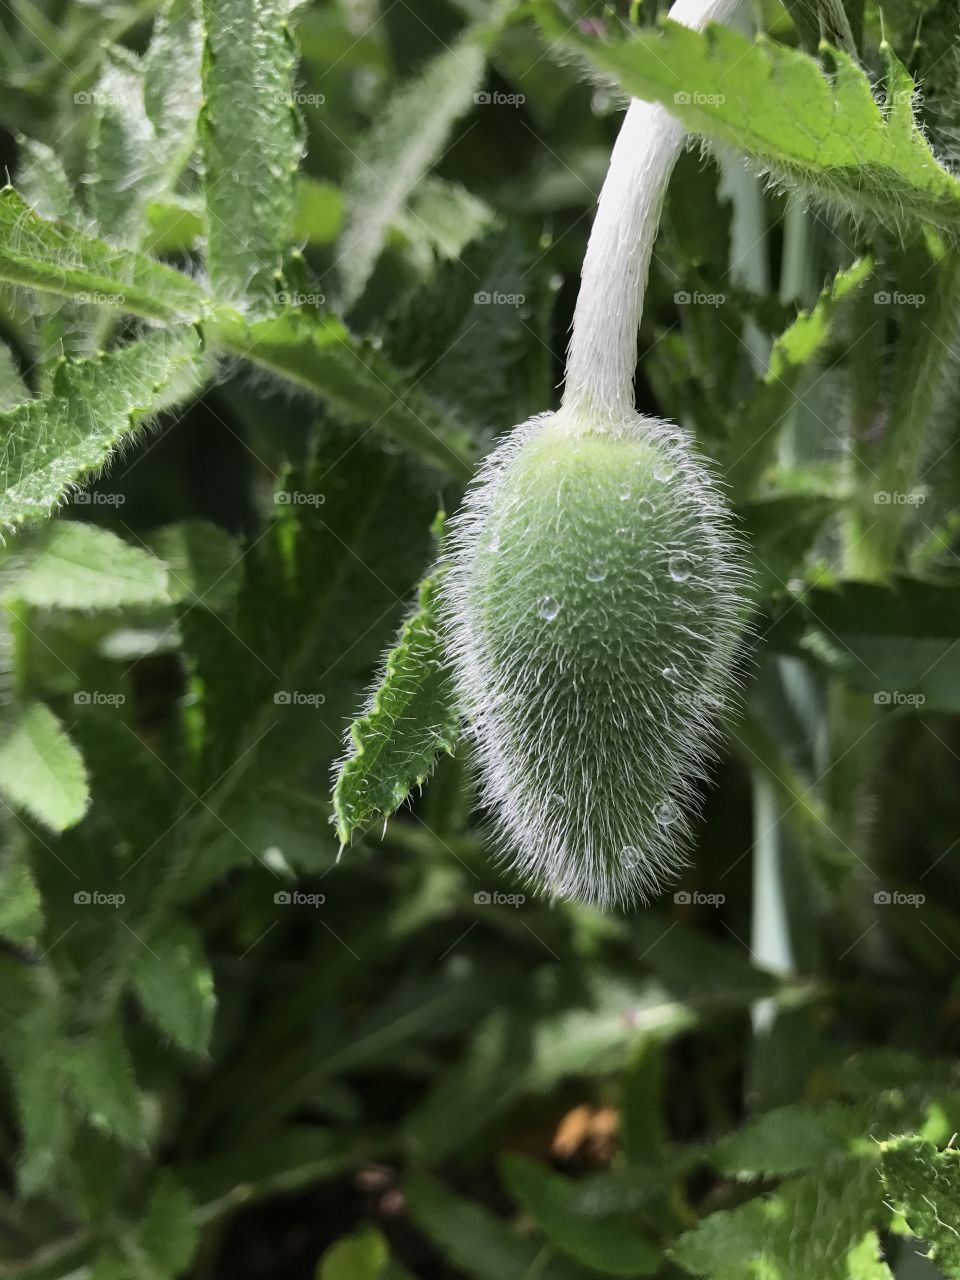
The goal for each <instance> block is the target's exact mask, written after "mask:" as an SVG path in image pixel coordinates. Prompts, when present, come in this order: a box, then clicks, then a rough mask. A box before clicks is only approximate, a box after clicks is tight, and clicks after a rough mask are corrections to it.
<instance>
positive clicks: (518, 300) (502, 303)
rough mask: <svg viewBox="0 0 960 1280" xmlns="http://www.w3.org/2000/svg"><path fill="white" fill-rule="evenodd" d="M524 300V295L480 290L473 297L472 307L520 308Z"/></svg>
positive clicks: (525, 298) (495, 290)
mask: <svg viewBox="0 0 960 1280" xmlns="http://www.w3.org/2000/svg"><path fill="white" fill-rule="evenodd" d="M526 300H527V295H526V294H525V293H501V292H500V291H499V290H497V289H494V291H493V292H492V293H488V292H487V290H486V289H481V290H480V292H479V293H475V294H474V295H473V302H474V306H477V307H522V306H523V304H524V303H525V302H526Z"/></svg>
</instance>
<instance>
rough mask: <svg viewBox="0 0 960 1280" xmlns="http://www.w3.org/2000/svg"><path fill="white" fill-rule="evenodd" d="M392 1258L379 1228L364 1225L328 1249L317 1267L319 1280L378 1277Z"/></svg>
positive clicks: (375, 1278) (362, 1279) (370, 1279)
mask: <svg viewBox="0 0 960 1280" xmlns="http://www.w3.org/2000/svg"><path fill="white" fill-rule="evenodd" d="M389 1257H390V1251H389V1248H388V1246H387V1242H386V1240H385V1239H384V1236H383V1234H382V1233H381V1232H380V1231H378V1230H377V1228H376V1227H365V1228H364V1229H363V1230H361V1231H358V1232H357V1233H356V1235H352V1236H347V1237H345V1239H343V1240H338V1241H337V1243H336V1244H332V1245H331V1246H330V1248H329V1249H327V1251H326V1252H325V1253H324V1255H323V1257H322V1258H321V1259H320V1265H319V1266H318V1267H317V1280H378V1277H380V1276H382V1275H383V1272H384V1268H385V1267H386V1265H387V1262H388V1261H389Z"/></svg>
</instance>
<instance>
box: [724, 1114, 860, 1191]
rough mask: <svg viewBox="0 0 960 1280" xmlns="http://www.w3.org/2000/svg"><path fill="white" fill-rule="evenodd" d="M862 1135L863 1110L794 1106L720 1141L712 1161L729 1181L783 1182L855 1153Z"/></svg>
mask: <svg viewBox="0 0 960 1280" xmlns="http://www.w3.org/2000/svg"><path fill="white" fill-rule="evenodd" d="M866 1131H867V1118H866V1116H865V1115H864V1114H863V1113H862V1112H861V1111H858V1110H855V1109H853V1108H851V1107H842V1106H840V1105H839V1104H838V1103H831V1104H828V1105H827V1106H824V1107H819V1108H815V1107H812V1106H810V1105H809V1104H808V1103H805V1102H798V1103H796V1104H795V1105H793V1106H787V1107H779V1108H777V1109H776V1110H774V1111H768V1112H765V1113H764V1114H763V1115H761V1116H758V1117H757V1118H756V1119H754V1120H752V1121H751V1122H750V1123H748V1124H747V1125H745V1126H744V1128H742V1129H740V1130H739V1131H738V1132H736V1133H732V1134H729V1135H728V1136H726V1137H724V1138H721V1139H720V1141H719V1142H717V1143H716V1144H715V1145H714V1147H713V1148H712V1150H711V1152H710V1161H711V1163H712V1164H714V1165H715V1166H716V1168H718V1169H719V1170H720V1171H721V1172H722V1173H726V1174H729V1175H730V1176H732V1177H737V1178H746V1179H752V1178H759V1177H762V1176H764V1175H768V1176H771V1177H779V1178H782V1177H786V1176H787V1175H788V1174H791V1173H799V1172H801V1171H806V1170H811V1169H812V1170H817V1169H820V1168H822V1167H823V1166H824V1164H825V1163H826V1162H827V1161H828V1160H832V1159H834V1158H835V1157H836V1156H838V1155H853V1154H856V1152H857V1149H858V1147H860V1146H862V1145H863V1144H864V1143H865V1142H867V1141H868V1140H867V1139H866V1138H865V1137H864V1135H865V1133H866Z"/></svg>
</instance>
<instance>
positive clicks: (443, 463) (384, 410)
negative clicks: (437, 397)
mask: <svg viewBox="0 0 960 1280" xmlns="http://www.w3.org/2000/svg"><path fill="white" fill-rule="evenodd" d="M219 332H220V338H221V340H222V341H223V342H224V344H225V345H226V346H227V348H228V349H229V350H230V351H232V352H234V353H235V354H237V355H240V356H244V357H246V358H247V359H249V360H252V361H254V362H255V363H256V364H258V365H261V366H262V367H263V368H265V369H270V370H272V371H273V372H275V373H279V374H282V375H283V377H285V378H288V379H290V380H291V381H292V382H295V383H297V384H298V385H299V386H302V387H306V388H307V389H309V390H310V391H313V392H315V393H316V394H317V395H319V396H321V397H322V398H323V399H324V400H326V401H328V402H329V404H330V405H331V406H332V407H333V408H334V409H335V410H336V412H337V414H338V416H339V417H340V418H342V419H343V420H344V421H346V422H355V423H361V424H366V425H367V426H375V427H376V428H377V429H378V430H379V431H383V432H385V433H386V434H388V435H391V436H393V437H394V438H395V439H396V440H398V441H399V442H400V443H401V444H404V445H406V446H407V447H408V448H412V449H416V450H417V451H418V452H419V453H421V454H422V455H423V456H424V457H425V458H427V459H429V460H430V461H431V462H432V463H434V464H435V465H437V466H440V467H443V468H444V469H445V470H448V471H452V472H453V473H454V474H456V475H458V476H462V477H467V476H469V475H470V474H471V473H472V470H473V467H472V461H471V459H472V455H473V447H472V442H471V440H470V437H469V435H468V434H467V432H466V431H465V430H464V429H463V428H462V427H461V426H460V425H459V423H458V422H457V421H456V419H454V418H453V417H452V414H451V412H450V410H448V409H447V408H445V407H444V406H443V405H440V404H439V403H437V402H436V401H434V400H433V399H432V398H431V397H429V396H427V395H424V394H423V393H422V392H420V391H419V390H417V389H416V388H413V389H411V388H410V387H409V385H408V382H407V380H406V379H405V377H404V376H403V374H402V373H401V372H400V371H399V370H398V369H396V368H394V366H393V365H392V364H391V363H390V361H389V360H387V359H386V357H385V356H384V355H383V354H382V353H381V352H379V351H378V350H376V348H375V347H374V346H373V345H372V344H370V343H365V342H363V341H362V340H361V339H358V338H355V337H354V336H353V335H352V334H351V333H350V332H349V331H348V330H347V329H346V328H345V327H344V325H343V324H342V322H341V321H340V320H338V319H336V318H335V317H334V316H331V315H326V314H317V313H313V312H308V311H306V310H301V309H298V308H296V307H293V306H289V307H286V308H284V310H283V311H282V312H281V313H280V314H279V315H277V316H271V317H269V318H265V319H262V320H255V321H252V322H251V323H249V324H247V323H244V322H243V321H241V320H239V319H236V318H233V317H224V318H223V319H222V323H221V326H220V331H219Z"/></svg>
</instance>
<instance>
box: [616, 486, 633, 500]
mask: <svg viewBox="0 0 960 1280" xmlns="http://www.w3.org/2000/svg"><path fill="white" fill-rule="evenodd" d="M631 492H632V490H631V488H630V486H629V485H628V484H622V485H621V486H620V488H619V490H618V492H617V497H618V498H619V499H620V501H621V502H629V500H630V494H631Z"/></svg>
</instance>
